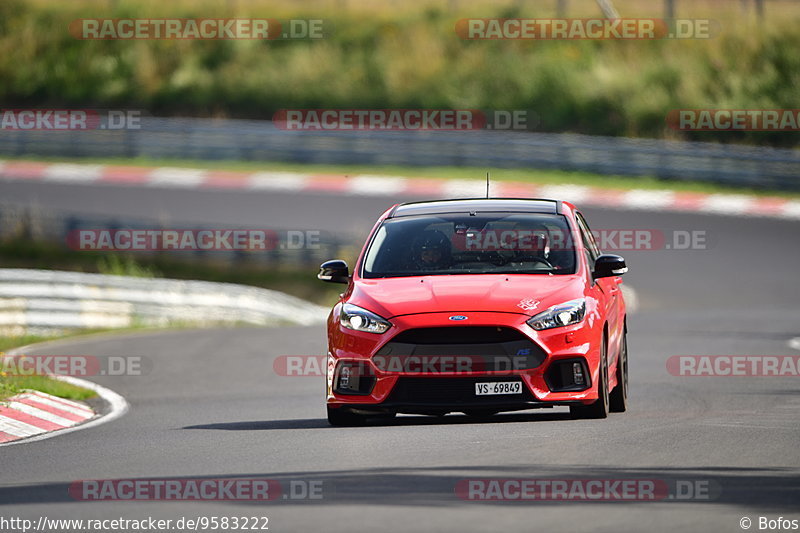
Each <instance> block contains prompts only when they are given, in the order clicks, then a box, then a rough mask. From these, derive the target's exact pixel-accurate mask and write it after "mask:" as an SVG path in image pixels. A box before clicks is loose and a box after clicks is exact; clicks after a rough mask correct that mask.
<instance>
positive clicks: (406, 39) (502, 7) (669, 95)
mask: <svg viewBox="0 0 800 533" xmlns="http://www.w3.org/2000/svg"><path fill="white" fill-rule="evenodd" d="M568 4H569V5H570V8H569V9H570V11H569V13H568V15H569V16H571V17H586V16H589V17H593V16H598V14H599V10H598V9H597V5H596V4H595V2H593V1H591V0H585V1H583V2H578V1H570V2H568ZM617 4H618V7H619V9H620V12H621V14H622V16H624V17H631V16H639V17H641V16H649V17H661V16H662V15H663V3H662V2H661V1H655V0H647V1H646V0H636V1H630V0H628V1H626V0H618V2H617ZM676 4H677V5H678V16H680V17H684V18H697V17H708V16H710V17H712V18H714V19H717V20H719V21H720V22H721V31H720V34H719V35H718V36H716V37H715V38H712V39H708V40H702V39H684V40H658V41H631V40H627V41H625V40H604V41H558V40H554V41H536V42H530V41H519V40H506V41H469V40H463V39H461V38H459V37H458V36H457V35H456V33H455V31H454V27H455V22H456V21H457V20H459V19H460V18H464V17H470V16H481V17H518V16H519V17H552V16H554V14H555V11H554V10H555V5H556V2H555V1H547V2H545V1H540V2H521V1H519V0H508V1H504V2H489V1H488V0H487V1H482V2H481V1H477V2H475V1H471V0H470V1H466V0H439V1H422V0H421V1H420V2H416V1H415V2H374V1H372V2H370V1H367V0H359V1H351V0H335V1H334V0H325V1H323V0H311V1H304V2H285V1H284V2H278V1H274V0H271V1H270V0H268V1H259V2H248V1H242V0H230V1H226V2H220V1H212V0H197V1H192V2H190V1H186V0H179V1H174V2H173V1H170V2H163V1H154V0H119V1H113V2H109V1H107V0H104V1H98V0H95V1H88V0H75V1H70V2H55V1H49V2H44V1H27V0H3V2H0V79H2V80H3V83H2V84H0V102H3V106H4V107H5V108H24V107H32V106H37V107H92V108H94V107H98V108H120V107H124V108H132V109H141V110H144V111H146V112H149V113H152V114H154V115H172V116H176V115H177V116H180V115H183V116H219V117H242V118H251V119H266V118H270V117H271V116H272V114H273V113H274V112H275V111H276V110H278V109H287V108H289V109H291V108H431V109H440V108H445V109H465V108H469V109H489V110H491V109H515V110H532V111H534V112H535V113H536V114H537V115H538V117H539V119H540V126H539V127H538V129H540V130H542V131H558V132H563V131H570V132H580V133H587V134H601V135H626V136H641V137H660V138H688V139H697V140H716V141H720V142H742V143H750V144H772V145H781V146H796V145H797V142H798V134H797V133H793V134H787V133H782V132H771V133H770V132H767V133H763V132H749V133H743V132H739V133H736V134H734V133H730V132H717V133H711V132H704V133H692V134H687V133H680V132H675V131H672V130H670V129H669V128H668V127H667V125H666V123H665V116H666V114H667V112H668V111H669V110H672V109H681V108H745V109H747V108H767V109H776V108H785V109H792V108H794V107H796V101H797V87H798V85H800V54H798V53H797V50H798V49H800V32H798V31H797V25H798V21H800V9H798V6H796V5H792V4H796V3H791V4H790V3H789V2H781V3H780V6H781V7H780V8H776V9H773V3H772V2H767V4H768V5H767V13H768V18H767V19H766V20H764V21H763V22H760V23H759V22H757V21H756V19H755V18H754V17H753V16H752V15H751V16H743V15H742V14H741V12H740V9H739V5H740V3H739V2H737V1H734V0H725V1H717V2H715V3H712V2H703V1H701V0H697V1H693V2H687V1H682V0H679V1H678V2H676ZM232 16H236V17H264V18H283V19H286V18H290V17H291V18H306V19H308V18H312V19H324V20H325V21H326V23H327V24H328V25H329V27H330V28H331V31H330V36H329V37H327V38H324V39H317V40H300V41H250V40H238V41H231V40H213V41H199V40H144V39H143V40H135V41H113V40H79V39H75V38H74V37H72V36H71V35H70V34H69V32H68V31H67V28H68V26H69V23H70V22H71V21H73V20H76V19H80V18H87V17H107V18H136V17H144V18H160V17H166V18H178V17H189V18H194V17H232Z"/></svg>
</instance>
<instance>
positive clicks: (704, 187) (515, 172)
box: [2, 156, 800, 199]
mask: <svg viewBox="0 0 800 533" xmlns="http://www.w3.org/2000/svg"><path fill="white" fill-rule="evenodd" d="M2 159H5V160H9V161H25V160H30V157H27V158H26V157H18V158H15V157H5V156H3V157H2ZM36 161H37V162H52V163H55V162H61V163H64V162H69V163H85V164H100V165H124V166H140V167H160V166H172V167H188V168H197V169H206V170H226V171H238V172H256V171H270V170H272V171H284V172H302V173H312V174H316V173H318V174H343V175H345V176H351V175H352V176H355V175H359V174H370V175H375V174H377V175H385V176H400V177H411V178H415V177H417V178H441V179H459V180H461V179H467V180H468V179H474V180H481V181H482V180H484V179H485V176H486V172H487V171H489V172H490V173H491V177H492V180H493V181H515V182H524V183H531V184H541V185H564V184H570V185H586V186H590V187H599V188H608V189H647V190H656V189H658V190H672V191H678V192H680V191H684V192H700V193H719V194H752V195H755V196H780V197H784V198H793V199H800V193H797V192H791V191H774V190H768V189H755V188H749V187H736V186H731V185H725V184H717V183H708V182H695V181H679V180H665V179H659V178H656V177H654V176H618V175H606V174H594V173H591V172H571V171H564V170H540V169H505V168H483V167H481V168H478V167H403V166H396V165H306V164H300V163H280V162H255V161H228V160H222V161H205V160H196V159H149V158H128V159H126V158H66V157H37V158H36Z"/></svg>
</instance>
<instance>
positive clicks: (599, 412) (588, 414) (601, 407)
mask: <svg viewBox="0 0 800 533" xmlns="http://www.w3.org/2000/svg"><path fill="white" fill-rule="evenodd" d="M597 396H598V398H597V400H595V402H594V403H593V404H590V405H571V406H570V407H569V412H570V414H571V415H572V417H573V418H595V419H597V418H608V404H609V398H608V358H607V357H606V341H605V339H603V347H602V353H601V354H600V380H599V383H598V384H597Z"/></svg>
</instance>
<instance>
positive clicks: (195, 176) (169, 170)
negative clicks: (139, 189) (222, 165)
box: [147, 167, 208, 188]
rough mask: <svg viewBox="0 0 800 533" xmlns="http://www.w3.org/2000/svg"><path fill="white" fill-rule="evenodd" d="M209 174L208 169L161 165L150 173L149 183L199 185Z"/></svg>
mask: <svg viewBox="0 0 800 533" xmlns="http://www.w3.org/2000/svg"><path fill="white" fill-rule="evenodd" d="M207 175H208V171H207V170H202V169H196V168H173V167H159V168H156V169H154V170H152V171H151V172H150V173H149V179H148V180H147V185H148V186H150V187H186V188H194V187H197V186H199V185H200V184H201V183H202V182H203V181H204V180H205V179H206V176H207Z"/></svg>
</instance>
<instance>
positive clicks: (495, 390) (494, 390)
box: [475, 381, 522, 396]
mask: <svg viewBox="0 0 800 533" xmlns="http://www.w3.org/2000/svg"><path fill="white" fill-rule="evenodd" d="M521 393H522V382H521V381H490V382H488V383H476V384H475V395H476V396H489V395H493V394H521Z"/></svg>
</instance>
